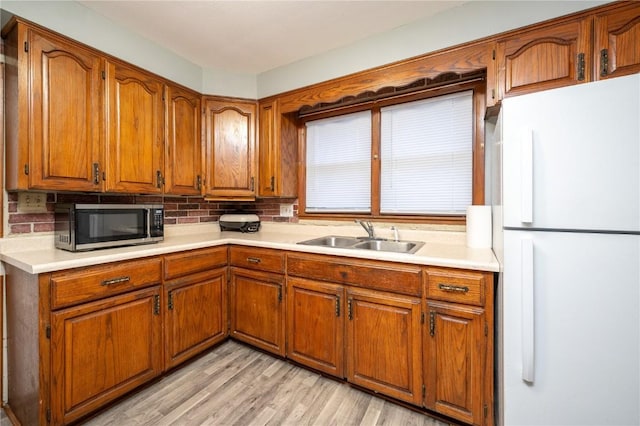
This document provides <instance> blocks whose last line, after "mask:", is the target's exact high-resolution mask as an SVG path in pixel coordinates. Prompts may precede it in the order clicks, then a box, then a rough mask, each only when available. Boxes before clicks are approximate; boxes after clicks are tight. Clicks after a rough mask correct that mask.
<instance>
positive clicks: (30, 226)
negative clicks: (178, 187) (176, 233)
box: [5, 193, 298, 235]
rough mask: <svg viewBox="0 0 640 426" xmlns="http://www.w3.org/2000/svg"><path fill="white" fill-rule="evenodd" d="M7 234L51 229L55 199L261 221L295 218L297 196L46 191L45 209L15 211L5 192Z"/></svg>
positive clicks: (190, 219) (12, 197)
mask: <svg viewBox="0 0 640 426" xmlns="http://www.w3.org/2000/svg"><path fill="white" fill-rule="evenodd" d="M7 201H8V209H7V213H8V224H9V226H8V229H6V230H5V233H6V234H8V235H12V234H13V235H16V234H29V233H37V232H53V225H54V216H53V210H54V208H55V204H56V203H93V204H96V203H102V204H116V203H120V204H150V203H161V204H163V205H164V209H165V210H164V217H165V225H167V226H171V225H176V224H186V223H204V222H217V221H218V219H219V218H220V216H221V215H223V214H226V213H238V212H243V213H254V214H257V215H258V216H259V217H260V220H262V221H264V222H297V221H298V200H297V199H296V198H268V199H259V200H256V201H255V202H231V201H207V200H205V199H204V198H202V197H176V196H166V197H162V196H157V195H101V194H69V193H48V194H47V202H46V205H47V212H46V213H20V212H18V194H17V193H9V194H8V197H7ZM280 204H293V217H282V216H280Z"/></svg>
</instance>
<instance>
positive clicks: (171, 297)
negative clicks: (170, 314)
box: [168, 291, 173, 311]
mask: <svg viewBox="0 0 640 426" xmlns="http://www.w3.org/2000/svg"><path fill="white" fill-rule="evenodd" d="M168 305H169V310H170V311H173V292H172V291H170V292H169V303H168Z"/></svg>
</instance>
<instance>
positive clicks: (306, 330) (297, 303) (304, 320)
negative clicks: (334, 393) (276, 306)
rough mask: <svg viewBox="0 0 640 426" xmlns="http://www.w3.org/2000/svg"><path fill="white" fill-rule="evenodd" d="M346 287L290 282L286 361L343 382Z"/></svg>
mask: <svg viewBox="0 0 640 426" xmlns="http://www.w3.org/2000/svg"><path fill="white" fill-rule="evenodd" d="M344 299H345V298H344V287H342V286H339V285H336V284H331V283H323V282H320V281H312V280H306V279H302V278H294V277H290V278H288V280H287V358H289V359H292V360H294V361H296V362H298V363H300V364H303V365H306V366H309V367H311V368H313V369H315V370H318V371H322V372H323V373H326V374H330V375H332V376H336V377H340V378H344V327H345V324H344V317H345V309H344V306H345V303H344Z"/></svg>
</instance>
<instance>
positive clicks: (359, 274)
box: [287, 254, 422, 296]
mask: <svg viewBox="0 0 640 426" xmlns="http://www.w3.org/2000/svg"><path fill="white" fill-rule="evenodd" d="M287 273H288V274H289V275H294V276H298V277H303V278H308V279H316V280H320V281H330V282H334V283H340V284H349V285H355V286H359V287H366V288H370V289H372V290H383V291H391V292H394V293H402V294H408V295H412V296H420V295H421V290H422V288H421V287H422V284H421V283H422V279H421V269H420V267H418V266H412V265H403V264H397V263H389V262H379V261H373V260H353V259H349V258H336V257H329V256H315V255H298V254H289V255H288V257H287Z"/></svg>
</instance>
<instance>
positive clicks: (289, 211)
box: [280, 204, 293, 217]
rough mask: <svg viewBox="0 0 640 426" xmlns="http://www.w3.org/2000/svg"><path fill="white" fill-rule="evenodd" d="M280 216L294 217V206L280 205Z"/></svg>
mask: <svg viewBox="0 0 640 426" xmlns="http://www.w3.org/2000/svg"><path fill="white" fill-rule="evenodd" d="M280 216H282V217H293V204H280Z"/></svg>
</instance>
